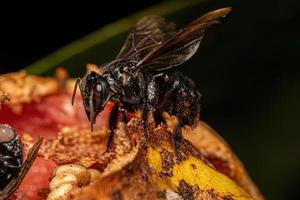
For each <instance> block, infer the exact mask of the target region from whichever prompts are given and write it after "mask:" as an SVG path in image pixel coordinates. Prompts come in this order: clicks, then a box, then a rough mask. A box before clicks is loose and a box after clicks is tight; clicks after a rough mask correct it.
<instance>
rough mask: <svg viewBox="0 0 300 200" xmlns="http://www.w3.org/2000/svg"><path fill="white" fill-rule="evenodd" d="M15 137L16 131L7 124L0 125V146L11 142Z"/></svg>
mask: <svg viewBox="0 0 300 200" xmlns="http://www.w3.org/2000/svg"><path fill="white" fill-rule="evenodd" d="M16 136H17V134H16V131H15V130H14V129H13V128H11V127H10V126H9V125H7V124H0V144H1V143H6V142H10V141H12V140H13V139H14V138H15V137H16Z"/></svg>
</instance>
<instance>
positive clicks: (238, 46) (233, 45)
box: [0, 0, 300, 199]
mask: <svg viewBox="0 0 300 200" xmlns="http://www.w3.org/2000/svg"><path fill="white" fill-rule="evenodd" d="M158 2H159V1H146V0H144V1H142V0H139V1H138V0H131V1H124V0H123V1H114V0H111V1H102V2H101V1H99V2H98V3H97V4H91V3H89V2H85V3H83V2H80V3H78V4H77V5H75V4H76V3H74V2H70V3H69V4H64V5H62V3H52V4H51V3H49V2H48V3H47V2H43V4H42V5H36V4H34V5H32V6H28V5H20V4H18V3H16V4H15V5H10V6H1V10H2V12H1V35H0V44H1V46H0V51H1V52H0V56H1V57H0V72H1V73H4V72H12V71H16V70H18V69H22V68H23V67H25V66H27V65H29V64H31V63H33V62H34V61H36V60H37V59H39V58H42V57H44V56H46V55H47V54H49V53H51V52H53V51H55V50H56V49H57V48H59V47H61V46H63V45H66V44H68V43H70V42H72V41H74V40H76V39H78V38H79V37H81V36H83V35H85V34H87V33H89V32H91V31H93V30H96V29H98V28H99V27H101V26H103V25H105V24H107V23H110V22H113V21H115V20H117V19H119V18H121V17H123V16H127V15H129V14H132V13H134V12H136V11H138V10H141V9H143V8H146V7H148V6H151V5H153V4H155V3H158ZM222 6H232V7H233V12H232V14H231V15H230V16H229V17H228V18H227V19H226V20H223V21H224V22H223V23H222V24H221V25H219V26H218V27H217V28H213V29H212V30H210V31H208V33H207V36H206V37H205V39H204V41H203V44H202V46H201V47H200V49H199V52H198V53H197V55H196V56H195V57H194V58H192V59H191V60H190V61H188V66H190V65H194V66H195V67H182V68H180V70H182V71H184V73H186V74H187V75H188V76H189V77H191V78H192V79H193V80H194V81H195V82H196V84H197V86H198V88H199V90H200V91H201V92H202V94H203V100H202V116H201V118H202V119H203V120H204V121H206V122H207V123H209V124H210V125H211V126H212V127H213V128H214V129H216V130H217V131H218V132H219V133H220V134H221V135H222V136H223V137H224V138H225V139H226V140H227V141H228V142H229V144H230V145H231V146H232V148H233V150H234V151H235V152H236V153H237V155H238V156H239V158H240V159H241V160H242V161H243V163H244V164H245V166H246V167H247V169H248V171H249V173H250V175H251V177H252V178H253V179H254V181H255V182H256V183H257V184H258V186H259V188H260V189H261V190H262V192H263V193H264V195H265V196H266V198H267V199H299V197H300V196H299V192H298V191H299V190H298V186H299V184H300V179H299V178H300V173H299V170H300V134H299V130H300V129H299V121H300V117H299V114H300V112H299V111H300V109H299V100H300V87H299V86H300V79H299V75H300V70H299V59H298V58H299V53H300V32H299V25H300V20H299V17H300V15H299V14H300V12H299V11H300V9H299V3H298V2H297V1H296V0H295V1H291V0H278V1H259V0H253V1H243V2H242V1H213V0H211V1H207V2H206V3H204V4H203V7H202V8H201V9H202V11H203V10H206V11H209V10H211V9H214V8H219V7H222ZM206 8H207V9H206ZM200 14H202V13H198V12H197V8H195V9H194V10H192V11H190V13H189V14H188V16H189V19H190V20H192V19H194V18H196V17H197V16H199V15H200ZM120 45H121V44H120ZM116 51H117V50H116ZM87 62H89V61H87ZM99 64H100V63H99Z"/></svg>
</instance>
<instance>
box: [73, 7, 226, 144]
mask: <svg viewBox="0 0 300 200" xmlns="http://www.w3.org/2000/svg"><path fill="white" fill-rule="evenodd" d="M230 11H231V8H229V7H228V8H222V9H218V10H214V11H212V12H209V13H207V14H205V15H203V16H201V17H199V18H198V19H196V20H195V21H193V22H191V23H190V24H188V25H187V26H185V27H184V28H183V29H181V30H178V31H176V27H175V24H174V23H170V22H167V21H166V20H165V19H163V18H161V17H158V16H147V17H144V18H142V19H141V20H140V21H138V22H137V24H136V25H135V27H134V28H133V30H132V31H131V32H130V34H129V36H128V38H127V40H126V42H125V44H124V46H123V47H122V49H121V51H120V53H119V54H118V55H117V57H116V59H115V60H113V61H112V62H110V63H108V64H106V65H105V66H103V68H102V69H101V74H97V73H96V72H89V73H87V74H86V75H85V76H84V77H83V78H82V79H81V78H77V81H76V85H75V88H74V92H73V97H72V104H73V103H74V97H75V93H76V88H77V86H79V89H80V92H81V96H82V99H83V104H84V108H85V111H86V114H87V116H88V119H89V121H90V123H91V127H92V126H93V124H94V123H95V118H96V116H97V115H98V114H99V112H101V111H102V110H103V108H104V106H105V105H106V104H107V102H108V101H109V100H112V101H114V102H115V106H114V108H113V110H112V113H111V117H110V129H111V130H112V133H111V135H110V139H109V142H108V145H110V143H111V139H112V137H113V130H114V128H115V124H116V115H117V113H118V112H119V111H120V112H121V113H122V119H123V121H124V122H126V121H127V118H126V111H135V110H138V109H139V110H141V111H142V124H143V126H144V128H145V132H146V136H147V119H148V115H149V114H150V113H152V114H153V117H154V120H155V123H156V124H160V123H164V119H163V117H162V112H168V113H169V114H171V115H175V116H176V117H177V118H178V125H177V126H176V128H175V129H174V133H173V144H174V147H175V149H176V146H177V145H178V143H179V142H180V141H182V133H181V128H182V127H183V126H184V125H190V126H194V125H196V124H197V121H198V120H199V117H200V93H199V92H198V91H197V90H196V88H195V84H194V83H193V81H192V80H190V79H189V78H187V77H186V76H185V75H184V74H182V73H180V72H178V71H176V70H174V67H175V66H177V65H181V64H183V63H184V62H185V61H187V60H188V59H189V58H191V57H192V56H193V55H194V54H195V52H196V51H197V49H198V47H199V45H200V42H201V39H202V38H203V35H204V32H205V30H206V29H208V28H209V27H210V26H212V25H214V24H217V23H219V21H218V19H219V18H221V17H224V16H225V15H226V14H228V13H229V12H230Z"/></svg>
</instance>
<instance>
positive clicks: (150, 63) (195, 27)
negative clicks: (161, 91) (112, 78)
mask: <svg viewBox="0 0 300 200" xmlns="http://www.w3.org/2000/svg"><path fill="white" fill-rule="evenodd" d="M230 11H231V8H230V7H228V8H221V9H218V10H214V11H211V12H209V13H207V14H205V15H203V16H201V17H199V18H198V19H196V20H195V21H193V22H191V23H190V24H188V25H187V26H186V27H184V28H183V29H182V30H180V31H178V32H177V33H176V34H175V35H173V36H172V37H170V38H169V39H167V40H166V41H165V42H163V43H162V44H160V45H158V46H156V47H155V48H153V49H152V50H151V52H149V53H148V55H146V56H145V57H144V58H143V59H141V60H140V61H139V62H138V63H137V65H136V66H135V67H136V69H135V70H140V71H143V72H145V71H161V70H166V69H169V68H172V67H173V66H177V65H180V64H182V63H184V62H185V61H187V60H188V59H189V58H191V57H192V56H193V55H194V53H195V52H196V51H197V49H198V47H199V45H200V42H201V39H202V37H203V35H204V32H205V30H206V29H207V28H209V27H210V26H212V25H213V24H216V23H219V21H218V19H219V18H220V17H224V16H226V15H227V14H228V13H229V12H230Z"/></svg>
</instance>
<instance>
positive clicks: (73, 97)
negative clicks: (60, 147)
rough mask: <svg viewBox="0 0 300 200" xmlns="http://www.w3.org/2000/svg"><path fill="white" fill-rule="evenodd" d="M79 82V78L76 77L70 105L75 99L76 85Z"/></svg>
mask: <svg viewBox="0 0 300 200" xmlns="http://www.w3.org/2000/svg"><path fill="white" fill-rule="evenodd" d="M80 82H81V78H76V82H75V86H74V90H73V94H72V106H73V105H74V100H75V95H76V91H77V87H78V85H79V84H80Z"/></svg>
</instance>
